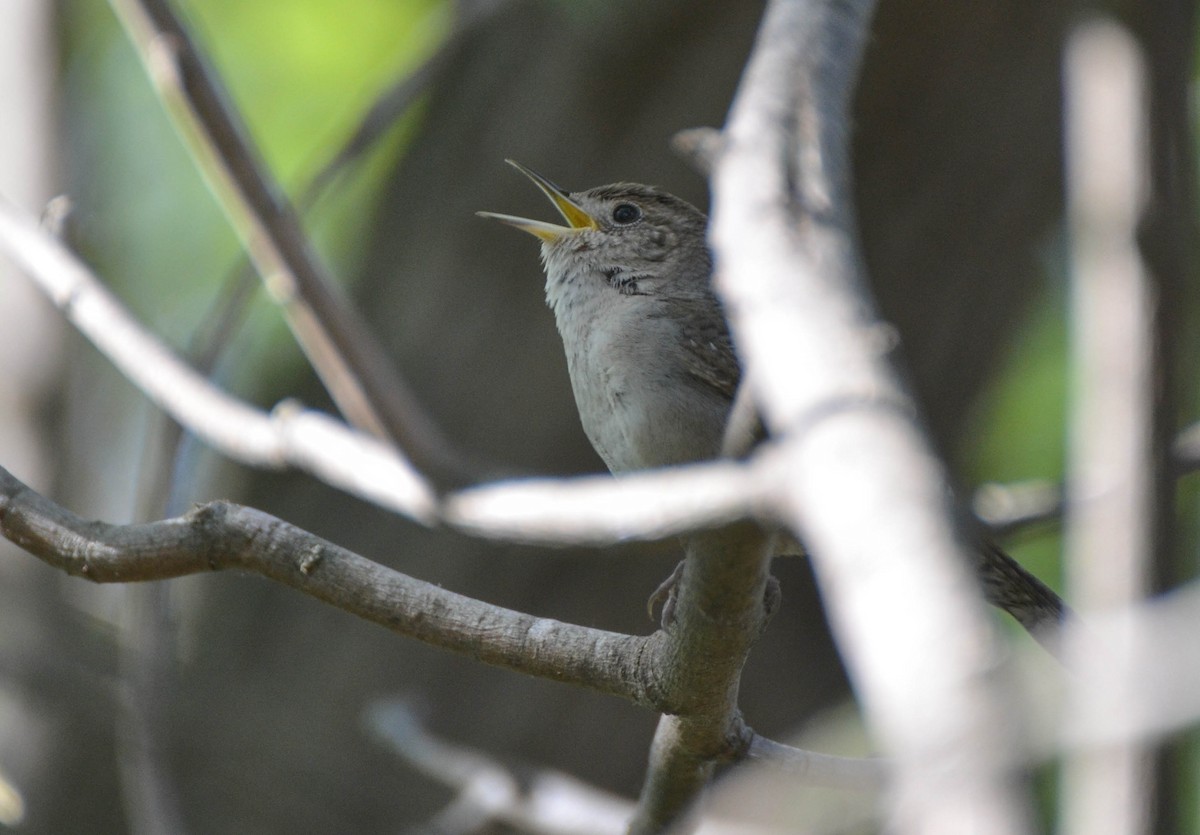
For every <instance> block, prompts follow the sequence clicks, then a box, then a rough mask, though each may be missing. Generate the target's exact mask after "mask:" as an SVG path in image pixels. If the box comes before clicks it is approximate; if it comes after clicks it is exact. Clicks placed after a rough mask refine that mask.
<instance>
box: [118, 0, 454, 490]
mask: <svg viewBox="0 0 1200 835" xmlns="http://www.w3.org/2000/svg"><path fill="white" fill-rule="evenodd" d="M113 4H114V7H115V8H116V10H117V12H118V14H119V17H120V18H121V20H122V21H123V22H124V24H125V27H126V29H127V30H128V31H129V33H130V36H131V37H132V39H133V41H134V43H135V44H136V45H137V46H138V49H139V53H140V54H141V56H142V59H143V61H144V62H145V64H146V66H147V69H148V71H149V73H150V77H151V79H152V81H153V82H154V83H155V86H156V88H157V89H158V91H159V94H160V95H161V96H162V97H163V99H164V101H165V102H166V103H167V104H168V111H169V112H170V113H171V114H172V115H173V116H174V117H175V118H176V120H177V122H178V124H179V125H180V127H181V130H182V132H183V134H184V136H185V138H187V139H188V140H189V142H190V144H191V147H192V150H193V152H194V153H195V155H196V157H197V159H198V161H199V162H200V165H201V169H202V171H203V172H204V173H205V175H206V176H207V177H208V178H209V181H210V182H211V183H212V185H213V189H214V192H215V193H216V194H217V196H218V199H219V200H220V201H221V204H222V206H223V207H224V208H225V210H226V212H227V214H228V216H229V218H230V220H231V222H232V223H233V225H234V227H235V229H237V231H238V233H239V234H240V235H241V236H242V239H243V242H244V243H245V245H246V248H247V250H248V252H249V253H250V256H251V259H252V260H253V261H254V263H255V265H256V266H257V268H258V271H259V274H260V275H261V276H263V278H264V280H265V282H266V286H267V289H268V290H269V291H270V292H271V294H272V295H273V296H274V297H275V298H276V300H277V301H278V302H279V303H280V305H281V306H282V309H283V311H284V313H285V316H286V317H287V320H288V324H289V326H290V327H291V329H292V331H293V333H294V334H295V336H296V338H297V341H298V342H299V343H300V345H301V347H302V348H303V350H304V352H305V354H306V355H307V356H308V358H309V361H310V362H312V364H313V367H314V368H315V369H316V371H317V373H318V375H320V377H321V379H322V381H323V382H324V384H325V386H326V388H327V389H328V390H329V392H330V394H331V395H332V397H333V398H334V401H335V402H336V403H337V404H338V407H339V409H341V410H342V412H343V414H345V415H346V417H347V419H348V420H350V422H351V423H353V424H355V425H357V426H359V427H360V428H363V429H364V430H366V431H369V432H371V433H373V434H377V435H379V436H381V437H387V438H391V439H393V440H394V441H395V442H396V443H398V444H399V445H400V446H401V447H402V448H403V449H404V450H405V451H406V453H407V454H408V455H410V456H412V457H413V458H414V460H416V461H417V462H418V463H419V466H420V467H421V468H422V469H425V470H428V471H429V472H430V473H431V474H433V475H435V476H443V477H448V478H452V479H453V480H457V481H461V480H463V479H469V478H470V473H471V467H470V466H469V465H468V464H467V463H466V462H465V461H464V459H463V458H462V456H460V455H459V454H458V453H457V452H456V451H455V450H454V449H453V448H452V446H451V445H450V444H449V443H448V442H447V441H446V439H445V438H444V437H443V436H442V434H441V432H440V430H439V429H438V428H437V426H436V424H435V423H434V421H433V420H432V418H430V417H429V415H428V414H427V413H426V412H425V410H424V409H423V408H422V407H421V406H420V405H419V403H418V402H417V398H416V397H415V395H414V394H413V393H412V392H411V391H410V389H409V388H408V386H407V384H406V383H405V382H404V381H403V380H402V379H401V378H400V377H399V375H398V374H397V373H396V371H395V369H394V367H393V366H392V364H391V362H390V360H389V359H388V357H387V354H386V352H385V351H384V350H383V348H382V347H381V346H380V345H379V344H378V342H376V340H375V339H374V338H373V337H372V336H371V333H370V330H369V328H367V326H366V324H365V322H364V321H363V320H362V318H361V317H360V316H359V315H358V314H357V313H356V312H355V311H354V310H353V308H352V307H351V306H350V305H349V303H348V302H347V300H345V299H344V298H339V297H338V295H337V294H335V292H334V289H333V285H332V282H331V281H330V280H329V279H328V277H327V276H326V274H325V271H324V269H323V268H322V267H321V266H320V264H319V262H318V260H317V258H316V256H315V254H314V253H313V251H312V248H311V246H310V244H309V242H308V240H307V238H306V236H305V234H304V231H303V229H302V227H301V225H300V222H299V220H298V219H297V217H296V215H295V213H294V212H293V210H292V208H291V207H290V206H289V204H288V202H287V200H286V198H285V197H284V195H283V192H282V189H280V188H279V187H278V185H277V184H275V183H274V182H272V181H271V180H270V178H269V177H268V175H267V173H266V167H265V165H263V163H262V162H261V159H260V157H259V155H258V154H257V152H256V151H255V150H254V148H253V146H252V144H251V142H250V140H249V138H248V133H247V131H246V129H245V126H244V124H243V123H242V121H241V119H240V118H239V117H238V116H237V115H236V111H235V110H234V108H233V106H232V105H231V104H230V102H229V98H228V96H227V95H226V94H225V93H224V91H223V90H222V89H221V87H220V85H219V83H218V82H217V80H216V76H215V75H214V74H213V73H212V72H211V71H210V70H209V68H208V66H207V64H206V62H205V60H204V58H203V56H202V54H201V52H200V50H199V48H198V47H197V46H196V44H195V42H194V41H193V40H192V38H191V37H190V35H189V34H188V32H187V30H186V28H185V27H184V26H183V24H182V22H181V21H180V20H179V18H178V17H177V16H176V15H175V13H174V11H173V10H172V8H171V6H170V4H169V2H167V0H113Z"/></svg>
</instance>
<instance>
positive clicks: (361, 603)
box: [0, 469, 677, 710]
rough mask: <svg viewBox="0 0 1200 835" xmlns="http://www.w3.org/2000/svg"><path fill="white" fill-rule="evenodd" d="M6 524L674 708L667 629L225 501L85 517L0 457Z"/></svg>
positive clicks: (40, 543) (147, 575)
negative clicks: (531, 607) (611, 623)
mask: <svg viewBox="0 0 1200 835" xmlns="http://www.w3.org/2000/svg"><path fill="white" fill-rule="evenodd" d="M0 535H3V536H4V537H5V538H7V539H9V540H10V541H12V542H13V543H15V544H17V545H19V546H21V547H22V548H24V549H25V550H27V551H29V552H30V553H32V554H34V555H35V556H37V557H38V558H40V559H42V560H43V561H45V562H46V563H48V564H49V565H52V566H54V567H55V568H59V569H61V570H63V571H65V572H67V573H68V574H71V575H74V576H77V577H84V578H87V579H89V580H92V581H94V582H97V583H124V582H134V581H140V580H162V579H168V578H171V577H182V576H184V575H188V574H203V573H207V572H210V571H223V570H228V569H235V570H241V571H249V572H252V573H255V574H261V575H262V576H264V577H268V578H270V579H272V580H276V581H278V582H280V583H283V584H284V585H287V586H291V587H292V588H294V589H296V590H298V591H301V592H303V593H305V594H307V595H309V596H311V597H315V598H317V599H318V600H322V601H324V602H326V603H329V604H330V605H332V606H336V607H337V608H339V609H342V610H344V611H346V612H349V613H351V614H353V615H357V616H358V617H360V618H363V619H365V620H369V621H372V622H374V623H378V624H380V625H381V626H384V627H387V628H388V629H391V630H392V631H394V632H399V633H401V634H403V635H407V636H409V637H412V638H416V639H418V640H420V641H424V642H425V643H428V644H431V645H433V646H437V647H441V648H442V649H447V650H450V651H452V652H458V653H462V654H465V655H469V656H471V657H472V658H475V659H477V660H479V661H483V662H484V663H487V664H494V665H496V666H498V667H505V668H507V669H510V670H515V671H517V672H521V673H526V674H528V675H535V676H540V677H542V678H550V679H553V680H555V681H561V682H566V683H569V684H576V685H580V686H583V687H587V688H589V689H592V690H596V691H599V692H601V693H607V694H610V695H614V696H621V697H623V698H626V699H629V700H631V701H633V702H635V703H637V704H640V705H644V706H647V707H653V708H654V709H657V710H671V709H675V708H677V705H675V704H672V703H671V702H670V701H669V700H665V699H664V698H662V693H663V691H662V690H661V688H660V687H659V686H658V677H659V675H660V673H659V671H660V669H661V668H662V666H663V663H662V648H663V645H664V636H663V635H662V633H655V634H654V635H651V636H649V637H640V636H633V635H622V634H619V633H616V632H607V631H604V630H601V629H592V628H589V627H584V626H576V625H574V624H569V623H562V622H560V621H556V620H551V619H549V618H537V617H533V616H532V615H526V614H523V613H521V612H515V611H512V610H511V609H505V608H503V607H500V606H493V605H491V604H489V603H484V602H482V601H479V600H474V599H472V598H470V597H465V596H463V595H461V594H455V593H454V592H451V591H447V590H445V589H442V588H440V587H438V586H435V585H433V584H431V583H426V582H423V581H421V580H417V579H414V578H412V577H409V576H407V575H405V574H401V573H400V572H399V571H395V570H392V569H390V568H387V567H386V566H383V565H380V564H378V563H375V562H372V561H371V560H368V559H366V558H365V557H362V556H359V555H358V554H355V553H353V552H351V551H348V550H346V549H345V548H341V547H339V546H337V545H334V544H333V543H331V542H328V541H326V540H323V539H321V538H320V537H317V536H315V535H313V534H311V533H308V532H307V531H304V530H301V529H300V528H297V527H295V526H294V525H290V524H288V523H286V522H284V521H282V520H280V519H276V518H274V517H272V516H270V515H268V514H266V513H262V512H261V511H257V510H254V509H252V508H248V507H241V506H238V505H235V504H231V503H228V502H213V503H211V504H207V505H202V506H200V507H197V508H196V509H195V510H193V511H192V512H191V513H188V514H187V515H185V516H180V517H176V518H174V519H167V520H165V521H162V522H154V523H151V524H146V525H109V524H105V523H103V522H88V521H86V520H83V519H80V518H79V517H78V516H75V515H74V514H72V513H71V512H70V511H68V510H66V509H64V508H62V507H60V506H58V505H56V504H55V503H53V502H51V501H50V500H49V499H46V498H44V497H43V496H41V495H39V494H38V493H36V492H34V491H33V490H31V489H29V488H28V487H26V486H25V485H24V484H22V483H21V482H20V481H19V480H17V479H16V478H14V477H13V476H12V475H10V474H9V473H8V472H7V471H6V470H4V469H0Z"/></svg>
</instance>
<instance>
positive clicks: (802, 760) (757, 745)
mask: <svg viewBox="0 0 1200 835" xmlns="http://www.w3.org/2000/svg"><path fill="white" fill-rule="evenodd" d="M746 759H748V760H752V761H755V762H760V763H763V764H764V765H769V766H772V767H775V768H780V769H783V770H785V771H787V772H788V773H789V774H791V775H794V776H796V777H797V778H798V779H799V781H800V782H801V783H802V784H803V785H806V786H826V787H828V788H835V789H857V790H860V791H872V790H877V789H881V788H883V786H884V785H885V781H886V779H887V776H888V764H887V762H886V761H885V760H881V759H863V758H862V757H837V756H834V755H832V754H821V753H818V752H816V751H806V750H805V749H803V748H796V747H795V746H792V745H784V744H783V743H781V742H775V741H774V740H772V739H767V738H766V737H762V736H759V735H758V734H754V737H753V738H752V739H751V741H750V747H749V749H748V750H747V751H746Z"/></svg>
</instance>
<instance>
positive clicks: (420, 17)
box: [61, 0, 450, 388]
mask: <svg viewBox="0 0 1200 835" xmlns="http://www.w3.org/2000/svg"><path fill="white" fill-rule="evenodd" d="M179 10H180V13H181V15H182V16H183V17H184V19H185V21H186V23H187V24H188V25H189V27H190V28H191V29H192V32H193V34H194V35H195V36H196V37H197V39H198V40H199V42H200V43H201V45H202V48H203V49H205V51H206V52H207V53H208V57H209V59H210V61H211V63H212V64H213V65H214V67H215V69H216V71H217V73H218V74H219V76H220V77H221V79H222V80H223V82H224V83H225V84H226V85H227V87H228V92H229V94H230V96H231V98H232V100H233V102H234V103H235V106H236V107H237V109H238V111H239V113H240V115H241V117H242V118H243V119H244V120H245V122H246V123H247V124H248V127H249V131H250V135H251V137H252V139H253V141H254V142H255V144H256V145H257V147H258V150H259V153H260V154H261V155H262V157H263V158H264V159H265V161H266V164H267V166H268V167H269V169H270V171H271V172H272V174H273V176H274V177H275V178H276V179H277V180H278V181H279V182H281V183H282V185H283V187H284V188H285V190H286V191H287V192H288V193H290V194H292V195H293V197H294V196H295V195H296V194H297V193H298V192H299V191H300V190H302V189H303V187H304V186H305V185H306V184H307V183H308V181H309V180H310V179H311V178H312V177H313V176H314V175H315V174H316V173H317V172H318V171H319V170H320V168H321V167H322V165H323V164H324V163H325V162H327V161H328V160H329V159H330V158H331V157H332V156H333V155H334V154H335V153H336V152H337V151H338V150H339V148H340V147H341V145H342V143H344V142H345V141H346V139H347V138H348V137H349V135H350V134H351V133H352V131H353V130H354V129H355V127H356V126H357V124H358V121H359V120H360V119H361V117H362V116H363V114H364V113H365V112H366V110H367V109H368V108H369V107H370V106H371V104H372V103H373V102H374V101H375V99H376V98H377V97H378V96H379V95H380V94H381V93H382V92H383V91H384V90H386V89H387V88H388V87H389V86H390V85H391V84H393V83H395V82H396V81H397V80H399V79H402V78H403V77H404V76H405V75H406V74H407V73H408V72H410V71H411V70H412V69H413V68H415V67H417V66H419V65H420V63H421V62H422V61H424V60H425V59H426V58H427V57H428V55H429V54H430V53H431V52H432V51H433V50H434V49H436V48H437V46H438V45H439V43H440V42H441V40H442V39H443V37H444V36H445V34H446V32H447V30H448V28H449V23H450V15H449V7H448V4H446V3H444V2H442V0H355V2H334V0H259V2H253V3H246V2H240V0H190V2H186V3H181V4H180V5H179ZM61 23H62V26H61V32H62V38H63V50H62V54H63V56H64V59H63V61H64V66H63V79H64V91H65V93H64V102H63V108H62V114H63V121H64V123H65V126H66V128H67V130H66V131H65V135H66V136H67V137H68V138H67V140H66V142H65V147H64V157H65V161H66V168H67V175H66V183H65V188H66V190H67V191H68V192H69V193H70V194H72V196H73V197H74V198H75V203H76V207H77V208H76V213H75V219H74V227H73V234H74V236H75V238H76V243H77V245H78V246H79V248H80V249H81V250H82V251H83V252H84V254H85V255H86V256H87V257H88V258H89V260H90V261H91V262H92V263H93V264H94V265H95V266H96V268H97V270H98V272H99V273H100V274H101V276H102V277H103V278H104V280H105V281H106V282H108V283H109V284H110V286H112V287H113V288H114V289H115V290H116V291H117V292H118V294H119V295H120V296H121V297H122V299H124V300H125V302H126V303H127V304H129V305H130V306H131V307H132V309H133V310H134V312H135V313H136V314H137V315H138V316H139V317H140V318H142V320H143V321H145V322H147V324H148V325H149V326H150V327H152V328H153V329H154V330H155V331H156V332H157V333H159V334H163V335H165V337H166V338H167V339H168V340H169V341H171V342H172V343H173V344H174V345H176V347H182V346H184V345H185V344H186V343H187V339H188V337H189V335H190V334H191V333H192V332H193V331H194V330H195V328H196V326H197V324H198V322H199V321H200V320H201V318H202V317H203V316H204V315H205V313H206V312H207V310H208V309H209V307H210V305H211V304H212V301H213V299H214V298H215V297H216V295H217V293H218V291H219V288H220V286H221V285H222V283H223V282H225V281H226V280H227V279H228V276H229V274H230V271H231V269H232V268H233V267H234V266H236V265H237V264H238V259H239V258H240V253H241V247H240V245H239V243H238V241H237V240H236V237H235V236H234V234H233V232H232V230H231V228H230V226H229V224H228V222H227V221H226V219H225V217H224V215H223V214H222V212H221V210H220V208H219V207H218V206H217V205H216V202H215V200H214V198H213V196H212V194H211V193H210V192H209V191H208V188H207V186H206V185H205V183H204V180H203V178H202V177H201V175H200V173H199V172H198V171H197V169H196V167H195V165H194V164H193V162H192V161H191V158H190V156H189V154H188V151H187V150H186V148H185V147H184V145H183V143H182V141H181V139H180V137H179V135H178V134H177V133H176V131H175V130H174V128H173V127H172V126H171V124H170V122H169V120H168V118H167V114H166V112H165V110H164V109H163V106H162V105H161V104H160V103H159V101H158V99H157V98H156V96H155V94H154V91H153V90H152V89H151V86H150V82H149V80H148V78H147V76H146V72H145V70H144V69H143V67H142V66H141V62H140V60H139V59H138V58H137V56H136V54H135V52H134V50H133V46H132V44H131V42H130V41H129V39H128V38H127V37H126V35H125V33H124V32H123V31H122V30H121V28H120V25H119V24H118V22H117V19H116V18H115V16H114V15H113V12H112V10H111V9H110V7H109V6H108V4H107V3H105V2H102V0H69V2H67V3H66V4H65V5H64V7H63V12H62V20H61ZM409 118H410V119H411V118H412V114H410V116H409ZM403 134H404V131H403V128H402V127H401V128H400V129H398V131H395V132H393V134H392V136H391V137H390V138H389V139H390V141H386V142H383V143H381V146H382V147H381V148H380V149H379V151H378V152H377V153H375V154H374V155H373V156H372V158H371V159H368V160H365V161H364V162H363V163H362V164H360V165H359V166H357V168H356V170H355V171H354V172H353V173H351V174H350V175H348V176H344V177H342V178H341V179H339V180H337V181H336V182H335V188H334V189H333V190H332V191H331V193H330V194H329V195H328V197H327V199H323V200H322V201H321V202H320V203H319V204H318V206H317V207H316V209H315V210H314V211H313V212H311V213H310V215H309V216H308V217H306V223H307V224H308V227H309V229H310V231H311V232H312V235H313V237H314V240H315V241H316V242H317V244H318V248H319V250H320V251H321V254H322V257H323V258H324V259H325V261H326V263H328V264H329V265H330V266H331V271H332V272H333V274H334V275H335V276H336V277H338V278H339V279H340V280H345V279H346V278H347V277H348V276H351V275H352V274H353V272H354V269H355V267H356V259H355V258H354V254H355V252H356V251H357V246H356V244H357V242H358V241H359V240H360V239H361V235H360V232H359V230H360V229H361V227H362V225H363V223H364V222H365V220H366V218H367V217H368V216H369V213H370V211H371V208H372V203H373V198H374V196H375V194H376V192H377V187H378V185H379V184H380V183H381V178H380V177H379V176H378V175H379V172H380V170H381V169H382V167H383V166H386V164H387V163H388V161H389V160H391V159H392V158H393V155H394V154H395V153H396V152H397V151H398V149H399V148H400V147H401V146H402V144H403V142H402V140H403ZM397 137H399V138H398V139H397ZM243 339H244V344H243V345H241V346H240V347H239V352H240V353H241V354H242V359H240V360H239V361H238V363H237V365H238V368H239V373H238V383H240V385H239V386H238V387H250V388H255V387H256V386H255V385H254V382H255V378H256V377H261V376H263V369H262V368H261V366H260V361H261V360H264V359H266V358H267V357H269V361H270V362H271V364H272V369H273V370H274V371H279V370H281V369H280V365H279V364H280V363H283V365H284V366H285V367H287V368H289V369H294V368H295V367H296V366H297V364H298V363H299V362H301V359H300V355H299V352H298V350H297V349H296V348H295V347H294V345H293V344H292V341H291V338H290V336H289V335H288V334H287V333H286V330H285V328H284V327H283V325H282V323H281V321H280V318H279V316H278V314H277V313H276V312H275V311H274V310H273V309H271V308H270V307H269V306H267V305H264V304H262V303H261V301H260V304H259V305H258V306H257V307H256V308H255V310H254V312H253V316H252V319H251V324H250V326H249V328H248V329H247V332H246V334H245V335H244V337H243ZM248 356H253V357H257V358H258V359H256V360H251V361H247V359H246V358H247V357H248ZM268 376H274V375H268Z"/></svg>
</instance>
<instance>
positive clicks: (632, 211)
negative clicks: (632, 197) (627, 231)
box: [612, 203, 642, 226]
mask: <svg viewBox="0 0 1200 835" xmlns="http://www.w3.org/2000/svg"><path fill="white" fill-rule="evenodd" d="M612 219H613V223H619V224H621V225H622V226H626V225H628V224H630V223H633V222H634V221H637V220H641V219H642V210H641V209H639V208H638V207H637V206H635V205H633V204H632V203H618V204H617V205H616V206H614V207H613V211H612Z"/></svg>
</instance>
